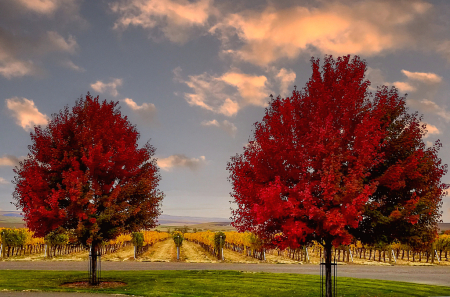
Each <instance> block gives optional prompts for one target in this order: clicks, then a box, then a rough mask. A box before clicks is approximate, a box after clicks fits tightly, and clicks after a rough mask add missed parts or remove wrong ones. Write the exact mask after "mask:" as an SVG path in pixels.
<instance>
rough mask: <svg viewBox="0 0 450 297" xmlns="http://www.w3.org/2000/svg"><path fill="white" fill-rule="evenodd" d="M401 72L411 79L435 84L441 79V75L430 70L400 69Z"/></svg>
mask: <svg viewBox="0 0 450 297" xmlns="http://www.w3.org/2000/svg"><path fill="white" fill-rule="evenodd" d="M402 73H403V74H404V75H406V77H408V78H409V79H411V80H418V81H420V82H423V83H426V84H437V83H440V82H441V81H442V77H441V76H439V75H437V74H435V73H430V72H410V71H407V70H402Z"/></svg>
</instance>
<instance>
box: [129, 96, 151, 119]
mask: <svg viewBox="0 0 450 297" xmlns="http://www.w3.org/2000/svg"><path fill="white" fill-rule="evenodd" d="M124 102H125V103H126V105H127V106H128V107H129V108H131V109H132V110H133V111H135V112H136V113H137V114H139V116H140V117H142V118H143V119H145V120H147V121H150V122H151V121H153V120H154V119H155V115H156V107H155V105H154V104H153V103H145V102H144V103H142V105H140V106H139V105H137V103H136V102H134V101H133V99H130V98H125V99H124Z"/></svg>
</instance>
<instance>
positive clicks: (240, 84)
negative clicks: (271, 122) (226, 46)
mask: <svg viewBox="0 0 450 297" xmlns="http://www.w3.org/2000/svg"><path fill="white" fill-rule="evenodd" d="M219 79H220V80H222V81H224V82H226V83H227V84H229V85H231V86H234V87H236V88H237V90H238V92H239V95H240V97H241V98H242V99H243V100H242V101H243V104H244V105H256V106H266V105H267V102H268V100H267V98H268V97H269V95H270V91H269V89H268V88H267V87H266V82H267V78H266V77H265V76H263V75H260V76H256V75H248V74H244V73H239V72H234V71H231V72H227V73H225V74H224V75H222V76H221V77H220V78H219Z"/></svg>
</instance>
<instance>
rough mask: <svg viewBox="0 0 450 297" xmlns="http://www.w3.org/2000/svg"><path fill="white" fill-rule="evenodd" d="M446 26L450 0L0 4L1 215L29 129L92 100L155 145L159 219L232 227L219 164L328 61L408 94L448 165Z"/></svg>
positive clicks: (447, 210)
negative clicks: (343, 59) (211, 220)
mask: <svg viewBox="0 0 450 297" xmlns="http://www.w3.org/2000/svg"><path fill="white" fill-rule="evenodd" d="M449 16H450V2H448V1H419V0H417V1H416V0H404V1H401V0H399V1H387V0H386V1H374V0H367V1H345V0H341V1H323V0H320V1H313V0H309V1H283V0H282V1H275V0H274V1H233V0H232V1H218V0H216V1H214V0H164V1H163V0H115V1H104V0H98V1H87V0H85V1H78V0H2V1H1V2H0V113H1V116H0V209H2V210H15V206H14V205H12V204H11V202H13V198H12V193H13V191H14V185H13V184H12V182H11V181H12V180H13V179H14V172H13V168H14V166H16V165H17V164H18V162H19V161H20V160H22V159H24V158H25V156H26V155H27V154H28V145H30V144H31V139H30V132H31V131H32V130H33V127H34V126H35V125H41V126H45V125H46V124H47V123H48V121H49V120H51V117H52V114H55V113H58V112H59V111H60V110H62V109H63V108H64V107H65V106H69V107H72V106H74V104H75V101H76V100H77V99H79V98H81V97H82V96H86V94H87V92H90V94H91V95H93V96H97V95H98V96H100V99H102V100H104V99H106V100H113V101H118V102H119V106H120V108H121V112H122V114H123V115H126V116H127V117H128V119H129V120H130V121H131V122H132V123H133V124H135V125H136V127H137V130H138V131H139V132H140V134H141V138H140V145H141V146H142V145H144V144H145V143H146V142H147V141H149V140H150V143H151V144H152V145H153V146H154V147H155V148H156V154H155V157H157V158H158V165H159V167H160V170H161V171H160V172H161V177H162V180H161V182H160V187H159V188H160V189H161V190H162V191H163V192H164V193H165V195H166V197H165V199H164V201H163V204H162V210H163V213H164V214H168V215H181V216H201V217H223V218H229V217H230V216H231V211H230V208H232V207H233V204H232V203H230V200H232V198H231V197H230V194H229V193H230V192H231V190H232V189H231V184H230V182H229V181H228V180H227V177H228V175H229V173H228V171H227V170H226V165H227V162H229V161H230V158H231V157H232V156H234V155H235V154H237V153H242V152H243V147H244V146H245V145H246V144H247V143H248V141H249V139H250V138H251V135H252V133H253V127H254V126H253V124H254V123H255V122H257V121H260V120H262V118H263V116H264V109H265V107H267V104H268V102H269V100H270V97H269V95H271V94H272V95H273V96H275V97H276V96H278V95H280V96H282V97H286V96H289V95H290V94H291V93H292V90H293V88H294V85H295V86H297V87H298V88H300V89H301V88H303V87H304V86H305V84H306V82H307V81H308V79H309V78H310V76H311V73H312V70H311V64H310V59H311V57H315V58H321V59H322V60H323V58H324V56H325V55H333V57H338V56H344V55H348V54H350V55H359V56H360V57H361V58H362V59H364V60H365V61H366V62H367V65H368V70H367V72H366V78H367V79H369V80H370V81H371V83H372V85H371V90H372V91H374V90H376V87H377V86H381V85H387V86H395V87H397V88H398V90H399V92H400V94H401V95H402V96H404V95H405V94H407V97H406V103H407V106H408V107H409V111H410V112H415V111H417V112H418V113H419V114H421V115H423V119H422V121H423V122H424V123H426V124H427V127H428V133H427V134H426V135H425V136H424V142H425V143H426V144H427V145H428V146H430V145H432V143H434V142H435V141H436V140H438V139H440V140H441V142H442V144H443V147H442V148H441V150H440V153H439V156H440V158H441V159H442V162H443V163H445V164H449V163H450V139H449V137H448V136H449V135H450V127H449V123H450V99H449V96H450V95H449V94H450V85H449V84H450V18H449ZM443 182H445V183H450V174H447V175H446V176H444V177H443ZM441 211H442V212H443V217H442V219H443V221H444V222H450V196H446V197H445V198H444V199H443V206H442V209H441Z"/></svg>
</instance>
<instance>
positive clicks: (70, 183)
mask: <svg viewBox="0 0 450 297" xmlns="http://www.w3.org/2000/svg"><path fill="white" fill-rule="evenodd" d="M117 104H118V102H112V101H111V102H107V101H106V100H105V101H103V102H101V103H100V102H99V99H98V97H97V98H92V96H91V95H90V94H89V93H88V95H87V96H86V99H85V100H83V99H80V100H78V101H77V102H76V104H75V106H74V107H73V109H72V110H71V111H70V110H69V108H68V107H65V109H64V110H62V111H60V112H59V113H58V114H54V115H53V116H52V120H51V121H50V122H49V124H48V126H47V127H45V128H41V127H39V126H38V127H36V128H35V131H34V133H31V140H32V145H31V146H29V149H30V153H29V154H28V157H27V159H26V160H25V161H23V162H22V163H21V164H20V165H19V168H16V169H15V170H14V171H15V173H16V174H17V175H16V177H15V184H16V188H15V192H14V198H15V199H16V200H17V203H16V206H17V208H19V209H22V211H23V214H24V218H25V221H26V223H27V227H28V228H30V229H31V230H33V231H35V232H36V233H35V234H36V235H37V236H45V235H46V234H48V233H50V232H51V231H53V230H57V229H60V230H74V231H75V232H76V234H77V236H78V239H79V240H80V242H82V243H83V244H85V245H90V246H91V251H92V252H93V257H92V259H91V271H92V272H93V273H92V276H93V278H91V280H90V281H91V283H97V282H98V280H97V279H96V273H95V272H96V269H97V268H96V264H95V263H96V255H97V250H98V247H99V245H100V244H101V243H102V242H104V241H107V240H110V239H114V238H115V237H116V236H117V235H119V234H121V233H125V232H132V231H138V230H140V229H142V228H145V229H147V228H152V227H154V226H155V224H156V219H157V217H158V216H159V214H160V213H161V211H160V204H161V201H162V199H163V196H164V194H163V193H162V192H160V191H159V190H158V189H157V187H158V182H159V180H160V175H159V169H158V167H157V166H156V159H154V158H153V155H154V152H155V149H154V148H153V146H151V145H150V144H149V143H147V144H146V145H145V146H144V147H143V148H140V149H139V148H138V143H137V142H138V139H139V133H138V131H137V130H136V128H135V126H133V125H132V124H131V123H130V122H129V121H128V120H127V117H124V116H122V115H121V113H120V110H119V109H118V108H117Z"/></svg>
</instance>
